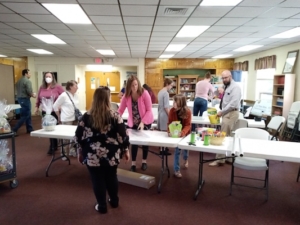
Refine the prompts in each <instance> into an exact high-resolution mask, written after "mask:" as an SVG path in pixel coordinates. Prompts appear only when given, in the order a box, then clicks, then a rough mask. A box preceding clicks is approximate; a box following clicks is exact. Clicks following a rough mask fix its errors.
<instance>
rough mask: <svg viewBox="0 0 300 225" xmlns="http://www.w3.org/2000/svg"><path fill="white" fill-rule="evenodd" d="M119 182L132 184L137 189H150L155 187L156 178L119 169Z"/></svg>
mask: <svg viewBox="0 0 300 225" xmlns="http://www.w3.org/2000/svg"><path fill="white" fill-rule="evenodd" d="M117 174H118V180H119V182H122V183H125V184H131V185H134V186H137V187H142V188H146V189H149V188H151V187H152V186H154V185H155V177H152V176H148V175H145V174H141V173H135V172H131V171H129V170H123V169H119V168H118V172H117Z"/></svg>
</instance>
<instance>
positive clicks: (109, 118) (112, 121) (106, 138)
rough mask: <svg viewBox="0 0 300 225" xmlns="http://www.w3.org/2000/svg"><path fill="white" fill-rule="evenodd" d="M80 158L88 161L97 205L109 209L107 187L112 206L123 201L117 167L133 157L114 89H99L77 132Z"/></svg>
mask: <svg viewBox="0 0 300 225" xmlns="http://www.w3.org/2000/svg"><path fill="white" fill-rule="evenodd" d="M75 140H76V142H77V143H78V152H77V153H78V161H79V162H81V163H83V164H86V165H87V168H88V171H89V173H90V176H91V180H92V184H93V190H94V194H95V197H96V199H97V204H96V205H95V209H96V210H97V211H98V212H99V213H107V204H106V191H107V192H108V195H109V199H108V202H109V203H110V205H111V207H112V208H117V207H118V205H119V197H118V178H117V167H118V164H119V163H120V159H121V158H122V155H123V154H124V155H125V160H126V161H128V160H129V158H130V155H129V151H128V147H129V137H128V135H127V133H126V128H125V125H124V123H123V120H122V118H121V117H120V115H119V113H118V112H116V111H114V110H111V109H110V90H109V88H107V87H99V88H97V89H96V91H95V93H94V97H93V103H92V107H91V109H90V110H89V111H88V112H87V113H85V114H84V115H83V116H82V118H81V120H80V121H79V123H78V126H77V130H76V133H75Z"/></svg>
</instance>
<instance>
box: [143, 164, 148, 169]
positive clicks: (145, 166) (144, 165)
mask: <svg viewBox="0 0 300 225" xmlns="http://www.w3.org/2000/svg"><path fill="white" fill-rule="evenodd" d="M147 168H148V166H147V163H142V170H144V171H145V170H146V169H147Z"/></svg>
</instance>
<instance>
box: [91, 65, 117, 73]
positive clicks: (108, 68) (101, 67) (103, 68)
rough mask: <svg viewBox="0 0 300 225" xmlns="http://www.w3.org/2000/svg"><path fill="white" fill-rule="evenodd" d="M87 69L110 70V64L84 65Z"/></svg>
mask: <svg viewBox="0 0 300 225" xmlns="http://www.w3.org/2000/svg"><path fill="white" fill-rule="evenodd" d="M86 68H87V70H88V71H102V72H111V71H112V65H86Z"/></svg>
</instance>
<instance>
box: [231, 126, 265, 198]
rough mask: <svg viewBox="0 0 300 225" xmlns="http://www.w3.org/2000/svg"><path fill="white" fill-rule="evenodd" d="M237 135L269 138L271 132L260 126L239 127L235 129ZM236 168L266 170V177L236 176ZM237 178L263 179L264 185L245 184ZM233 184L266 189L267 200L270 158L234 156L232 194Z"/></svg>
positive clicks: (240, 136)
mask: <svg viewBox="0 0 300 225" xmlns="http://www.w3.org/2000/svg"><path fill="white" fill-rule="evenodd" d="M235 136H236V137H239V138H250V139H261V140H269V133H268V132H267V131H266V130H262V129H258V128H240V129H237V130H236V131H235ZM235 168H239V169H242V170H252V171H265V177H264V179H258V178H253V177H244V176H236V175H235V174H234V172H235ZM235 178H241V179H250V180H256V181H263V183H264V185H263V186H262V187H258V186H249V185H244V184H242V183H236V182H235ZM233 185H236V186H244V187H251V188H258V189H263V190H265V191H266V201H267V200H268V196H269V193H268V185H269V160H266V159H260V158H251V157H239V156H238V157H236V158H233V163H232V167H231V179H230V195H231V192H232V186H233Z"/></svg>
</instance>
